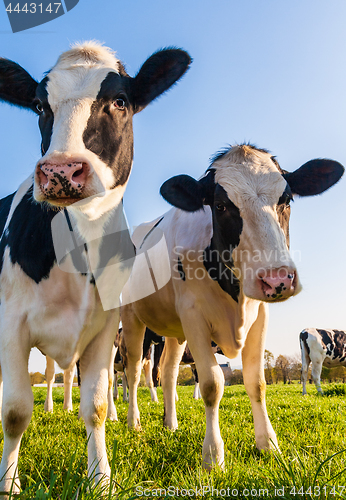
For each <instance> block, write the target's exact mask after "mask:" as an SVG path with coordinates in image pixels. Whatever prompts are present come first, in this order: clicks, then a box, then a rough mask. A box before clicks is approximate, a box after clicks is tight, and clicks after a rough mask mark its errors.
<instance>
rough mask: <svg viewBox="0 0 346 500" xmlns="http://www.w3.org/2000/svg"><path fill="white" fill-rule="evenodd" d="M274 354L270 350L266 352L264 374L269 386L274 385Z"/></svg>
mask: <svg viewBox="0 0 346 500" xmlns="http://www.w3.org/2000/svg"><path fill="white" fill-rule="evenodd" d="M273 364H274V354H273V353H272V352H270V351H268V349H266V350H265V351H264V374H265V379H266V382H267V384H272V383H273Z"/></svg>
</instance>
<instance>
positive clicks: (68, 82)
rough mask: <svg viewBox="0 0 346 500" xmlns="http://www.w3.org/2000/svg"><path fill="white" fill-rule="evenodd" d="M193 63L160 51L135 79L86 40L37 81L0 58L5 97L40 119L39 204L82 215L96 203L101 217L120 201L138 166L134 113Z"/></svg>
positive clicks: (175, 51)
mask: <svg viewBox="0 0 346 500" xmlns="http://www.w3.org/2000/svg"><path fill="white" fill-rule="evenodd" d="M190 62H191V59H190V57H189V55H188V54H187V53H186V52H184V51H182V50H179V49H166V50H161V51H159V52H157V53H155V54H153V55H152V56H151V57H150V58H149V59H148V60H147V61H146V62H145V63H144V64H143V66H142V67H141V69H140V70H139V72H138V74H137V75H136V76H135V77H134V78H131V77H130V76H129V75H128V74H127V73H126V71H125V69H124V66H123V65H122V63H121V62H120V61H119V60H118V59H117V58H116V57H115V55H114V53H113V52H112V51H111V50H110V49H108V48H106V47H103V46H101V45H100V44H97V43H95V42H86V43H83V44H80V45H76V46H75V47H73V48H72V49H71V50H69V51H68V52H65V53H63V54H62V55H61V56H60V57H59V59H58V61H57V63H56V65H55V66H54V67H53V69H52V70H50V71H49V72H48V73H47V75H46V77H45V78H43V80H42V81H41V82H40V83H38V82H36V81H35V80H34V79H33V78H32V77H31V76H30V75H29V74H28V73H27V72H26V71H25V70H24V69H23V68H22V67H20V66H19V65H18V64H16V63H14V62H12V61H9V60H7V59H0V99H1V100H3V101H7V102H9V103H11V104H15V105H17V106H20V107H23V108H27V109H31V110H32V111H34V112H35V113H36V114H38V115H39V127H40V131H41V135H42V143H41V150H42V158H41V159H40V160H39V161H38V162H37V165H36V169H35V176H34V197H35V199H36V200H37V201H39V202H42V201H46V202H48V203H49V204H51V205H54V206H57V207H64V206H67V205H71V204H72V203H74V202H76V201H78V202H79V203H78V204H77V205H78V206H79V207H80V208H81V210H83V207H84V210H86V208H85V207H86V206H88V205H90V204H91V205H92V206H93V208H94V210H95V216H97V215H100V212H101V213H102V212H103V211H105V210H106V209H107V208H108V207H109V205H110V206H114V202H119V201H120V199H121V197H122V195H123V192H124V190H125V186H126V184H127V181H128V178H129V175H130V171H131V166H132V159H133V132H132V117H133V115H134V114H135V113H138V112H139V111H141V110H142V109H143V108H145V107H146V106H147V105H148V104H149V103H150V102H151V101H153V100H154V99H155V98H156V97H158V96H159V95H160V94H162V93H163V92H165V91H166V90H167V89H168V88H169V87H171V86H172V85H173V84H174V83H175V82H176V81H177V80H179V78H180V77H181V76H182V75H183V74H184V73H185V71H186V69H187V68H188V66H189V64H190ZM90 198H92V202H91V200H90Z"/></svg>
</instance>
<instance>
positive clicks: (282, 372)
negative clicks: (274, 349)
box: [275, 354, 290, 384]
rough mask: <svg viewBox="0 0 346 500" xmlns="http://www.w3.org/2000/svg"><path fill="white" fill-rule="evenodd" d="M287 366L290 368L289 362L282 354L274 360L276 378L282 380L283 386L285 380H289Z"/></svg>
mask: <svg viewBox="0 0 346 500" xmlns="http://www.w3.org/2000/svg"><path fill="white" fill-rule="evenodd" d="M289 366H290V362H289V360H288V359H287V358H286V357H285V356H283V355H282V354H280V356H278V357H277V358H276V361H275V368H276V371H277V374H278V377H279V378H280V380H283V383H284V384H286V383H287V380H289Z"/></svg>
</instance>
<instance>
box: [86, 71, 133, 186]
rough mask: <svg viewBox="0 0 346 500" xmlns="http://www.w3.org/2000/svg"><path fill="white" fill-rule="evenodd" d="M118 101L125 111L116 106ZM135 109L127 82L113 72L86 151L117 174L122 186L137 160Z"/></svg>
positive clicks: (94, 111)
mask: <svg viewBox="0 0 346 500" xmlns="http://www.w3.org/2000/svg"><path fill="white" fill-rule="evenodd" d="M117 99H121V100H122V101H123V102H124V104H125V105H124V109H120V108H119V107H117V106H115V105H114V103H115V102H117ZM132 116H133V109H132V106H131V105H130V103H129V98H128V95H127V78H126V77H122V76H121V75H119V74H117V73H114V72H110V73H108V75H107V76H106V78H105V79H104V80H103V82H102V84H101V87H100V91H99V93H98V95H97V97H96V100H95V101H94V102H93V104H92V106H91V114H90V117H89V119H88V122H87V125H86V128H85V130H84V132H83V142H84V144H85V147H86V148H87V149H89V150H90V151H92V152H93V153H94V154H96V155H97V156H98V157H99V158H100V159H101V160H102V161H103V162H104V163H106V165H107V166H108V167H110V168H111V169H112V170H113V173H114V177H115V182H114V185H113V186H112V187H116V186H121V185H124V184H125V183H126V181H127V180H128V178H129V175H130V171H131V166H132V159H133V131H132Z"/></svg>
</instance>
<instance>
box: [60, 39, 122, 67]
mask: <svg viewBox="0 0 346 500" xmlns="http://www.w3.org/2000/svg"><path fill="white" fill-rule="evenodd" d="M73 66H107V67H109V68H112V69H114V70H115V71H116V72H119V59H118V58H117V57H116V56H115V52H114V51H113V50H112V49H110V48H109V47H104V46H103V44H102V43H100V42H98V41H96V40H89V41H85V42H76V43H74V44H73V45H71V49H70V50H67V51H66V52H63V53H62V54H61V55H60V56H59V58H58V60H57V62H56V64H55V66H54V68H59V69H71V67H73Z"/></svg>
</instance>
